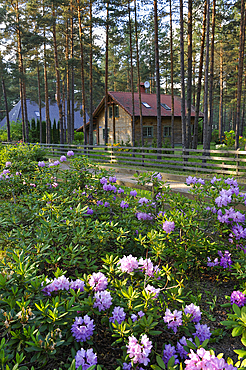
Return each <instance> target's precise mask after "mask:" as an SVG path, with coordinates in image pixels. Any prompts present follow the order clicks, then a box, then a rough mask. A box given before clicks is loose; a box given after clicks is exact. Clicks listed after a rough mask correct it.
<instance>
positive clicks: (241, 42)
mask: <svg viewBox="0 0 246 370" xmlns="http://www.w3.org/2000/svg"><path fill="white" fill-rule="evenodd" d="M245 6H246V3H245V0H241V23H240V37H239V58H238V82H237V108H236V109H237V110H236V122H235V149H237V148H239V129H240V113H241V98H242V81H243V58H244V44H245Z"/></svg>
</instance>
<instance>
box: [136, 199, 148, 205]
mask: <svg viewBox="0 0 246 370" xmlns="http://www.w3.org/2000/svg"><path fill="white" fill-rule="evenodd" d="M138 203H139V204H141V206H142V205H143V204H148V203H149V199H147V198H145V197H143V198H140V199H139V201H138Z"/></svg>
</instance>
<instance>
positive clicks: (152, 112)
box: [109, 91, 203, 117]
mask: <svg viewBox="0 0 246 370" xmlns="http://www.w3.org/2000/svg"><path fill="white" fill-rule="evenodd" d="M109 95H110V96H111V97H112V98H113V99H114V100H116V101H117V102H118V104H119V105H120V106H121V107H122V108H123V109H125V110H126V111H127V113H129V114H130V115H131V116H132V113H133V112H132V93H131V92H121V91H110V92H109ZM141 101H142V103H144V102H145V103H148V104H149V105H150V107H151V108H146V107H145V106H144V105H143V104H142V115H143V116H144V117H156V116H157V104H156V94H146V93H141ZM161 104H166V105H167V106H168V107H170V108H171V106H172V102H171V95H164V94H161ZM134 111H135V116H139V115H140V111H139V95H138V93H134ZM161 116H162V117H170V116H172V111H171V109H170V110H167V109H165V108H163V107H161ZM174 116H178V117H180V116H181V98H180V97H178V96H175V97H174ZM191 116H192V117H195V107H194V106H191ZM199 117H203V113H201V112H199Z"/></svg>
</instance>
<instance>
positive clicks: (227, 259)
mask: <svg viewBox="0 0 246 370" xmlns="http://www.w3.org/2000/svg"><path fill="white" fill-rule="evenodd" d="M218 255H219V256H220V261H219V259H218V258H215V260H214V261H213V262H212V261H211V259H210V258H209V257H208V262H207V266H208V267H214V266H218V265H220V266H222V267H223V268H225V269H226V268H228V267H230V266H231V265H232V260H231V253H229V252H228V251H225V252H224V255H223V252H221V251H218Z"/></svg>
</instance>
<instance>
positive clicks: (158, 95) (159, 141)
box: [139, 0, 162, 148]
mask: <svg viewBox="0 0 246 370" xmlns="http://www.w3.org/2000/svg"><path fill="white" fill-rule="evenodd" d="M154 23H155V75H156V105H157V147H158V148H161V146H162V136H161V134H162V133H161V131H162V130H161V92H160V68H159V46H158V16H157V0H154ZM139 87H140V86H139Z"/></svg>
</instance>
